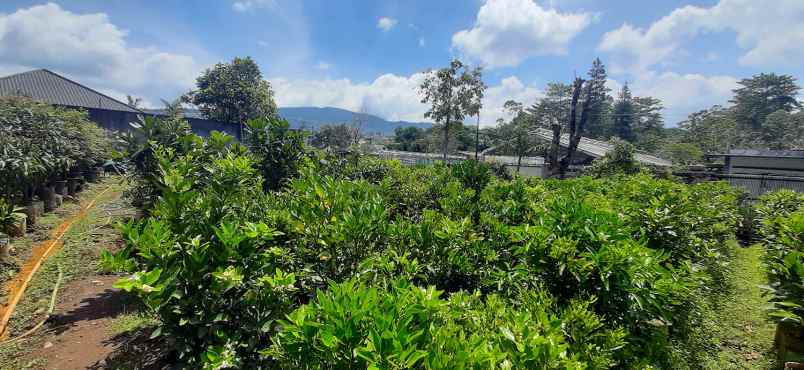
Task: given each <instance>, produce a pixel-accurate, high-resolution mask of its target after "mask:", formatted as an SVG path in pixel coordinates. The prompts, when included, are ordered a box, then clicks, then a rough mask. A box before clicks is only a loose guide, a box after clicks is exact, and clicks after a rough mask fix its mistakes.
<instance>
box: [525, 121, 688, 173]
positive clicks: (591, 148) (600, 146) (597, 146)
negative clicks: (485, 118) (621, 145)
mask: <svg viewBox="0 0 804 370" xmlns="http://www.w3.org/2000/svg"><path fill="white" fill-rule="evenodd" d="M533 134H535V135H536V136H538V137H539V138H541V139H543V140H547V141H552V140H553V132H552V131H550V130H548V129H544V128H537V129H535V130H534V131H533ZM560 144H561V146H563V147H567V146H569V135H568V134H562V135H561V141H560ZM613 149H614V145H612V144H611V143H608V142H605V141H600V140H594V139H590V138H587V137H581V141H580V142H578V151H580V152H582V153H584V154H586V155H589V156H592V157H595V158H600V157H602V156H604V155H605V154H606V153H608V152H609V151H611V150H613ZM634 159H636V160H637V161H638V162H640V163H645V164H649V165H653V166H660V167H670V166H672V165H673V162H670V161H668V160H666V159H662V158H659V157H656V156H652V155H650V154H645V153H641V152H636V153H634Z"/></svg>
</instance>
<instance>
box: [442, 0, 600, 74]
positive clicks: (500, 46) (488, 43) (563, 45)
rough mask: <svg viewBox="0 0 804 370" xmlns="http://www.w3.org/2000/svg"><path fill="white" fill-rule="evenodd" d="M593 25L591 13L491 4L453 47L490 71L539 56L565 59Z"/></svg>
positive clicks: (516, 2) (518, 2)
mask: <svg viewBox="0 0 804 370" xmlns="http://www.w3.org/2000/svg"><path fill="white" fill-rule="evenodd" d="M591 21H592V16H591V15H590V14H588V13H560V12H558V11H557V10H555V9H545V8H542V7H541V6H539V5H538V4H536V3H535V2H533V1H532V0H488V1H487V2H486V3H485V4H483V6H482V7H480V11H478V13H477V20H476V21H475V25H474V27H473V28H471V29H468V30H462V31H458V32H457V33H455V34H454V35H453V36H452V46H453V47H455V48H457V49H458V50H460V51H461V52H463V53H464V54H466V55H467V56H468V57H471V58H476V59H479V60H480V61H481V62H483V63H484V64H486V65H487V66H488V67H489V68H495V67H506V66H517V65H519V64H520V63H522V61H524V60H525V59H527V58H529V57H532V56H537V55H563V54H566V53H567V45H568V44H569V42H570V40H572V39H573V38H574V37H575V36H576V35H577V34H578V33H580V32H581V31H582V30H583V29H585V28H586V27H587V26H588V25H589V24H590V23H591Z"/></svg>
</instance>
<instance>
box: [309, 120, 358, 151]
mask: <svg viewBox="0 0 804 370" xmlns="http://www.w3.org/2000/svg"><path fill="white" fill-rule="evenodd" d="M359 140H360V132H359V130H358V129H357V127H355V126H352V125H348V124H346V123H341V124H338V125H324V126H321V127H319V128H318V130H317V131H316V132H315V133H313V135H312V136H311V137H310V145H312V146H314V147H316V148H319V149H328V150H345V149H348V148H349V147H351V146H353V145H356V144H358V141H359Z"/></svg>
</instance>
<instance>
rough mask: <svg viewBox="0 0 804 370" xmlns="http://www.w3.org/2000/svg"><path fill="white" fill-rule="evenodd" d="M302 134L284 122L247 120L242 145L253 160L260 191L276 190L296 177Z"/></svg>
mask: <svg viewBox="0 0 804 370" xmlns="http://www.w3.org/2000/svg"><path fill="white" fill-rule="evenodd" d="M304 135H305V134H304V133H303V132H300V131H296V130H291V129H290V126H289V124H288V122H287V121H286V120H283V119H279V118H275V117H266V118H258V119H252V120H248V121H247V122H246V132H245V137H244V138H243V143H245V145H246V146H247V147H248V148H249V149H250V150H251V152H252V154H253V155H254V157H255V160H256V163H255V166H256V167H257V168H258V169H259V171H260V174H261V175H262V177H263V189H265V190H266V191H269V190H279V189H280V188H281V187H282V186H283V185H284V182H285V181H287V180H288V179H291V178H293V177H295V176H296V175H297V174H298V170H299V167H300V166H301V161H302V160H303V159H304V158H305V157H306V152H305V149H304Z"/></svg>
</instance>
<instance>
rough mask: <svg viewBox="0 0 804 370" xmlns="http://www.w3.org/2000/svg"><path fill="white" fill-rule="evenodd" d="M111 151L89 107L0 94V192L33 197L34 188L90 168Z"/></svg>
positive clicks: (11, 196) (11, 197)
mask: <svg viewBox="0 0 804 370" xmlns="http://www.w3.org/2000/svg"><path fill="white" fill-rule="evenodd" d="M110 152H111V146H110V144H109V141H108V140H107V139H106V134H105V132H104V131H103V130H102V129H100V128H98V127H97V126H96V125H95V123H93V122H92V121H90V120H89V118H88V116H87V114H86V112H83V111H78V110H70V109H66V108H59V107H54V106H51V105H48V104H44V103H39V102H35V101H33V100H30V99H27V98H2V99H0V197H1V198H5V199H8V200H15V201H16V200H19V199H20V198H21V200H22V201H28V200H31V198H32V196H33V194H34V193H35V192H36V190H37V189H36V187H37V186H39V185H44V184H46V183H48V182H51V181H54V180H57V179H58V178H62V179H63V178H66V176H67V174H68V172H69V171H70V170H77V171H82V170H87V169H89V168H90V167H92V166H95V165H97V164H98V163H102V162H103V161H104V160H106V159H107V158H108V157H109V155H110Z"/></svg>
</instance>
